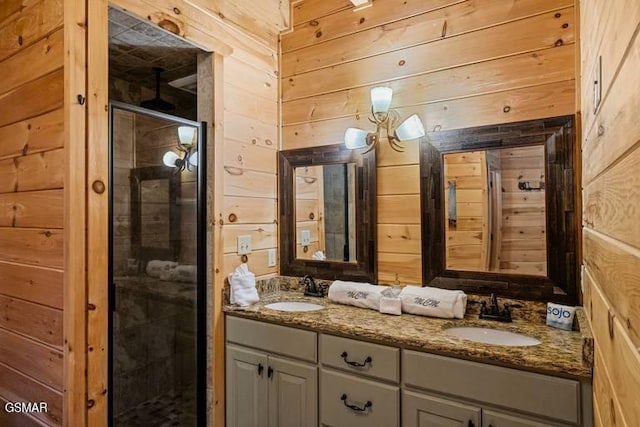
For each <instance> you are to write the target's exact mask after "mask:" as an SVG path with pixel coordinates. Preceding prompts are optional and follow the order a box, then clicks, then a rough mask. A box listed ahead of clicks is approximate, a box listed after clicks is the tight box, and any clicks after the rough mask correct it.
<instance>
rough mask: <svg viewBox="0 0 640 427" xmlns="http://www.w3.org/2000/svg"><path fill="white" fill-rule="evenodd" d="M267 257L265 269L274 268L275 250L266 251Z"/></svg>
mask: <svg viewBox="0 0 640 427" xmlns="http://www.w3.org/2000/svg"><path fill="white" fill-rule="evenodd" d="M267 257H268V261H267V267H275V266H276V262H277V261H276V250H275V249H269V250H268V251H267Z"/></svg>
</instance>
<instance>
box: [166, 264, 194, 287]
mask: <svg viewBox="0 0 640 427" xmlns="http://www.w3.org/2000/svg"><path fill="white" fill-rule="evenodd" d="M171 280H173V281H175V282H186V283H195V282H197V280H198V268H197V267H196V266H195V265H179V266H177V267H176V268H174V269H173V270H171Z"/></svg>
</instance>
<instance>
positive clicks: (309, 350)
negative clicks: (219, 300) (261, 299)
mask: <svg viewBox="0 0 640 427" xmlns="http://www.w3.org/2000/svg"><path fill="white" fill-rule="evenodd" d="M226 328H227V341H229V342H233V343H236V344H242V345H245V346H247V347H253V348H259V349H261V350H265V351H267V352H270V353H277V354H282V355H284V356H290V357H295V358H298V359H301V360H306V361H309V362H316V361H317V360H318V343H317V341H318V340H317V334H316V333H315V332H311V331H304V330H302V329H295V328H288V327H286V326H280V325H274V324H271V323H265V322H258V321H255V320H249V319H243V318H240V317H234V316H227V317H226Z"/></svg>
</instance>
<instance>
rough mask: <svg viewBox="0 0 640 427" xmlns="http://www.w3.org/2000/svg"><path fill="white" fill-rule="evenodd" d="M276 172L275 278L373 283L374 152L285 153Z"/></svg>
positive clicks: (342, 148)
mask: <svg viewBox="0 0 640 427" xmlns="http://www.w3.org/2000/svg"><path fill="white" fill-rule="evenodd" d="M278 167H279V180H280V185H279V196H280V203H279V220H280V224H279V225H280V227H279V228H280V272H281V274H283V275H289V276H304V275H307V274H308V275H311V276H313V277H317V278H322V279H343V280H360V281H362V280H365V281H369V282H371V283H374V282H375V279H376V205H375V197H376V164H375V150H373V151H371V152H369V153H366V154H363V151H362V150H349V149H347V148H346V147H345V146H344V145H343V144H338V145H330V146H321V147H310V148H302V149H296V150H286V151H281V152H280V153H279V158H278Z"/></svg>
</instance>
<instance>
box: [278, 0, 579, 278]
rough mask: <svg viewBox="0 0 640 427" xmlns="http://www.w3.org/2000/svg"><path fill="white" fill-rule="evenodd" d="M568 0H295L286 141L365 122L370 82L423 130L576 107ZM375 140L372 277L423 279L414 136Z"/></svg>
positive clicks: (327, 137) (285, 41)
mask: <svg viewBox="0 0 640 427" xmlns="http://www.w3.org/2000/svg"><path fill="white" fill-rule="evenodd" d="M574 3H575V0H545V1H539V0H521V1H518V2H505V1H502V0H476V1H468V0H462V1H460V0H408V1H403V2H399V1H394V0H376V1H374V4H373V6H372V7H369V8H366V9H363V10H360V11H358V12H354V11H353V10H352V6H351V3H350V2H349V1H348V0H326V1H318V0H303V1H302V2H300V3H296V4H294V6H293V9H292V10H293V17H292V25H293V31H292V32H290V33H288V34H284V35H283V36H282V40H281V51H282V60H281V81H280V82H281V91H282V96H281V99H282V125H283V126H282V149H291V148H298V147H307V146H313V145H327V144H335V143H340V142H342V138H343V134H344V131H345V129H346V128H347V127H349V126H356V127H361V128H364V129H371V125H370V124H369V123H368V121H367V116H368V113H369V110H370V101H369V90H370V88H371V87H373V86H376V85H385V86H389V87H391V88H393V89H394V92H395V95H394V101H393V104H392V106H393V107H395V108H398V110H399V112H400V113H401V115H402V116H404V117H407V116H408V115H410V114H412V113H418V114H420V116H421V118H422V120H423V121H424V122H425V124H426V126H427V128H428V130H430V131H434V130H438V129H453V128H463V127H471V126H480V125H487V124H496V123H506V122H514V121H519V120H529V119H536V118H542V117H551V116H559V115H565V114H574V113H575V111H576V106H575V92H576V90H575V86H576V82H575V57H576V52H575V51H576V45H575V40H576V29H575V26H576V22H575V7H574ZM405 145H406V151H405V152H404V153H396V152H394V151H392V150H390V149H389V148H388V146H387V145H386V144H385V143H384V141H383V143H382V144H381V147H380V150H379V152H378V248H379V251H378V271H379V274H378V280H379V281H380V282H392V281H393V280H394V278H395V275H396V274H398V275H399V278H400V280H401V281H402V282H404V283H420V282H421V277H422V272H421V271H420V269H421V267H420V266H421V262H420V261H421V257H422V254H421V241H420V207H419V199H420V196H419V193H420V186H419V179H418V172H419V160H418V144H417V143H416V142H410V143H407V144H405Z"/></svg>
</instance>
